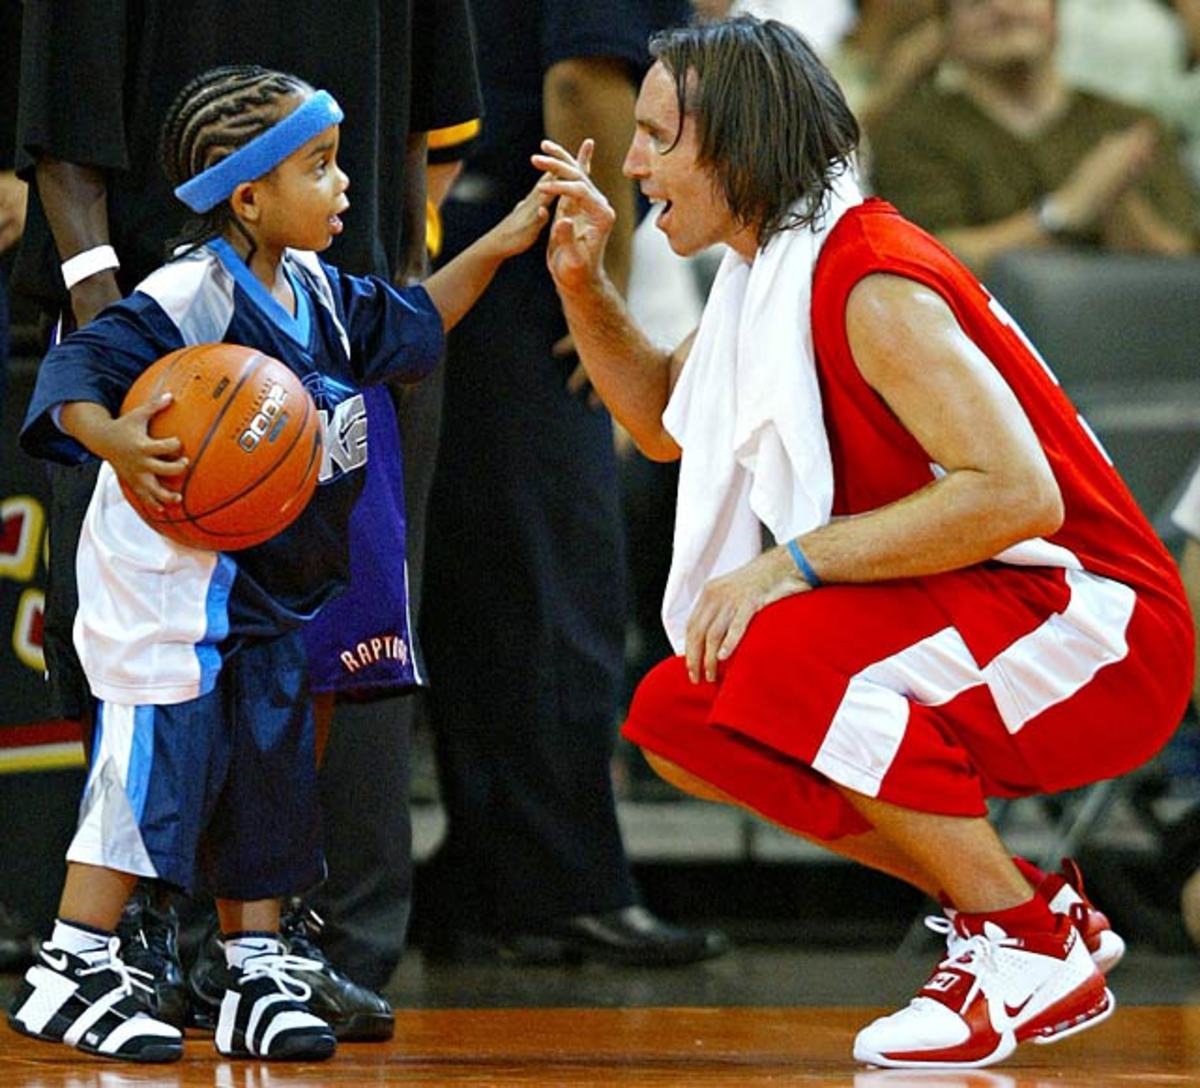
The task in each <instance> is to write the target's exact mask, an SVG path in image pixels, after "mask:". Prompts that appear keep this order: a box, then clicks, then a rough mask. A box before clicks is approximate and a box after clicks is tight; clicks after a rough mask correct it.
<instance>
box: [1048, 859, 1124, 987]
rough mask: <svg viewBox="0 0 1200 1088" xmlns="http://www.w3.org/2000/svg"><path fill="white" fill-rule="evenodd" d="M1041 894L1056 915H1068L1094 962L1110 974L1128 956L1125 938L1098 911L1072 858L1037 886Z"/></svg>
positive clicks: (1103, 972)
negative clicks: (1084, 887)
mask: <svg viewBox="0 0 1200 1088" xmlns="http://www.w3.org/2000/svg"><path fill="white" fill-rule="evenodd" d="M1037 893H1038V895H1040V896H1041V897H1042V898H1043V899H1044V900H1045V901H1046V902H1047V903H1048V904H1049V905H1050V911H1051V913H1052V914H1065V915H1066V916H1067V917H1068V918H1070V919H1071V924H1072V925H1074V927H1075V928H1076V929H1077V930H1079V935H1080V936H1081V937H1082V938H1083V942H1084V944H1086V945H1087V950H1088V953H1089V954H1090V955H1091V957H1092V962H1093V963H1094V964H1095V965H1096V966H1097V967H1098V968H1099V969H1100V972H1101V974H1105V975H1107V974H1108V973H1109V971H1111V970H1112V969H1113V968H1114V967H1116V966H1117V964H1118V963H1120V962H1121V957H1122V956H1124V955H1125V941H1124V940H1123V939H1122V937H1121V935H1120V934H1119V933H1116V932H1114V931H1113V927H1112V923H1110V922H1109V920H1108V916H1107V915H1106V914H1105V913H1104V912H1103V911H1101V910H1097V909H1096V907H1095V905H1094V904H1093V903H1092V901H1091V900H1090V899H1089V898H1088V897H1087V893H1086V892H1085V891H1084V890H1083V874H1082V873H1081V872H1080V871H1079V866H1078V865H1076V864H1075V862H1074V861H1072V860H1071V859H1070V858H1063V860H1062V868H1061V869H1060V870H1059V871H1058V872H1057V873H1050V874H1048V875H1047V876H1046V879H1045V880H1043V881H1042V882H1041V883H1040V884H1039V885H1038V887H1037Z"/></svg>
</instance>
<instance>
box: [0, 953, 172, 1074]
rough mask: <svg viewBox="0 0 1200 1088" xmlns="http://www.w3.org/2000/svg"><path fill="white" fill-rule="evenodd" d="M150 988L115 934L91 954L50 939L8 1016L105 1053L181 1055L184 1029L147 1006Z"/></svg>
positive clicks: (52, 1037) (16, 1023)
mask: <svg viewBox="0 0 1200 1088" xmlns="http://www.w3.org/2000/svg"><path fill="white" fill-rule="evenodd" d="M148 989H149V987H148V985H147V982H146V979H145V976H144V973H143V972H141V971H137V970H135V969H134V968H132V967H129V966H127V965H126V964H125V963H123V962H122V960H121V957H120V941H119V940H118V939H117V938H116V937H112V938H111V939H110V940H109V942H108V947H107V948H106V949H105V950H104V951H103V952H101V953H99V954H95V955H90V954H89V955H87V956H76V955H74V954H72V953H70V952H66V951H64V950H63V949H60V948H56V947H55V946H54V945H52V944H50V943H49V942H48V941H47V942H46V943H45V944H43V945H42V947H41V950H40V952H39V953H38V959H37V962H36V963H35V964H34V965H33V966H32V967H31V968H29V970H28V971H26V972H25V978H24V981H23V982H22V983H21V985H20V987H19V988H18V990H17V994H16V997H14V998H13V1002H12V1005H11V1006H10V1007H9V1010H8V1022H9V1025H10V1026H11V1027H13V1028H14V1029H15V1030H17V1031H19V1032H22V1033H23V1034H25V1035H32V1036H33V1037H34V1038H36V1039H45V1040H47V1041H48V1042H60V1043H67V1044H69V1045H70V1046H74V1047H78V1048H79V1049H80V1050H83V1051H86V1052H87V1053H88V1054H98V1055H100V1057H102V1058H117V1059H119V1060H122V1061H129V1062H173V1061H177V1060H178V1059H179V1058H180V1057H181V1056H182V1054H183V1034H182V1033H181V1032H180V1031H179V1029H178V1028H176V1027H173V1026H172V1025H171V1024H167V1023H164V1022H163V1021H161V1020H156V1019H155V1018H154V1017H153V1016H151V1015H150V1014H149V1013H148V1012H147V1011H146V998H147V996H148V994H147V992H146V991H147V990H148Z"/></svg>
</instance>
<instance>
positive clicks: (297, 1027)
mask: <svg viewBox="0 0 1200 1088" xmlns="http://www.w3.org/2000/svg"><path fill="white" fill-rule="evenodd" d="M242 940H243V947H245V946H246V945H247V944H249V943H250V941H251V940H254V941H255V942H256V943H257V945H258V946H259V947H260V948H261V951H258V952H256V953H255V954H253V955H251V956H249V957H247V959H246V960H245V961H244V962H243V963H242V966H241V967H230V966H228V965H227V964H222V965H220V966H219V967H218V968H217V969H216V970H214V971H213V972H212V976H211V977H212V980H213V981H214V982H215V983H216V984H218V985H219V986H220V987H221V1004H220V1008H219V1010H218V1012H217V1024H216V1035H215V1036H214V1037H213V1042H214V1043H215V1044H216V1047H217V1050H218V1051H219V1052H220V1053H221V1054H223V1055H224V1056H225V1057H227V1058H266V1059H269V1060H280V1061H321V1060H322V1059H324V1058H328V1057H330V1056H331V1055H332V1054H333V1052H334V1050H336V1049H337V1039H336V1038H335V1037H334V1034H333V1029H332V1028H330V1026H329V1025H328V1024H327V1023H325V1021H324V1020H322V1019H321V1018H320V1017H318V1016H314V1015H313V1014H312V1013H311V1012H310V1011H309V1009H308V1005H307V1004H306V1002H307V1000H308V998H309V995H310V994H311V992H312V990H311V988H310V986H309V983H310V982H311V980H312V979H314V978H315V977H316V976H317V973H318V972H319V971H320V970H321V965H320V964H319V963H316V962H315V961H313V960H306V959H301V958H300V957H299V956H290V955H288V954H287V952H286V950H285V947H284V944H283V942H282V941H280V940H276V939H274V938H271V937H262V938H243V939H242Z"/></svg>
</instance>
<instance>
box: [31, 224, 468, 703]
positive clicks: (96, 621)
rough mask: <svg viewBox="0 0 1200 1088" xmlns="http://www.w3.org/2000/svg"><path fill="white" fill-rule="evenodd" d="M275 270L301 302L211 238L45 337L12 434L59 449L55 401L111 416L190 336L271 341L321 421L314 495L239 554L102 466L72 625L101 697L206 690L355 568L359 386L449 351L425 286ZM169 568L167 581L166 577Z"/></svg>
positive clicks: (294, 256)
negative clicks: (195, 545) (244, 645)
mask: <svg viewBox="0 0 1200 1088" xmlns="http://www.w3.org/2000/svg"><path fill="white" fill-rule="evenodd" d="M282 271H283V274H285V275H287V276H289V277H290V279H291V282H292V285H293V287H294V288H295V293H296V299H297V308H296V313H295V315H292V314H289V313H287V312H286V311H285V310H284V309H283V307H282V306H280V305H279V303H278V302H276V301H275V299H273V298H272V297H271V295H270V293H269V292H268V291H267V289H266V288H265V287H264V286H263V285H262V284H261V283H260V282H259V281H258V280H257V279H255V278H254V276H253V275H252V274H251V272H250V271H249V269H248V268H247V267H246V265H245V263H244V262H243V261H242V260H241V259H240V258H239V257H238V256H237V255H236V253H234V251H233V250H232V249H231V248H230V247H229V246H228V244H226V243H225V242H221V241H216V242H212V243H209V244H208V245H206V246H204V247H202V248H200V249H198V250H196V251H194V252H193V253H190V254H188V255H187V256H185V257H182V258H180V259H178V260H176V261H173V262H171V263H169V264H167V265H165V266H164V267H162V268H161V269H159V270H158V271H157V272H154V273H152V274H151V275H150V276H149V277H147V278H146V279H145V280H144V281H143V282H142V283H141V285H140V286H139V287H138V289H137V290H136V291H135V292H134V293H133V294H132V295H131V296H130V297H129V298H127V299H125V300H123V301H121V302H119V303H116V304H115V305H113V306H111V307H109V308H108V309H107V310H106V311H105V312H104V313H103V314H102V315H101V316H100V317H98V318H97V319H96V320H95V321H93V322H91V323H90V324H89V325H87V326H86V327H85V328H83V329H82V330H80V331H79V332H77V333H75V334H73V335H72V336H70V337H68V338H67V339H66V340H65V341H63V343H62V344H60V345H58V346H57V347H55V348H54V349H53V350H52V351H51V352H50V353H49V354H48V355H47V356H46V359H45V361H44V362H43V363H42V366H41V368H40V370H39V371H38V380H37V385H36V388H35V390H34V395H33V399H32V401H31V403H30V407H29V411H28V414H27V417H26V421H25V426H24V428H23V429H22V434H21V442H22V445H23V446H24V447H25V449H26V450H28V451H29V452H30V453H32V454H34V455H36V456H40V457H46V458H50V459H54V460H59V461H63V462H66V463H74V462H78V461H81V460H84V459H86V458H87V457H90V456H91V455H90V454H89V453H88V451H87V450H85V449H84V448H83V447H82V446H81V445H80V444H79V443H78V442H76V441H75V440H74V439H73V438H71V437H70V436H69V435H66V434H65V433H63V432H62V431H61V430H60V429H59V428H58V427H57V425H56V424H55V422H54V418H53V410H54V408H55V406H57V405H60V404H63V403H66V402H68V401H95V402H98V403H100V404H102V405H104V406H105V407H107V408H108V409H109V410H110V411H112V412H113V414H114V415H115V414H116V413H117V412H118V411H119V410H120V406H121V402H122V401H123V399H124V397H125V393H126V392H127V391H128V389H129V387H130V385H131V384H132V383H133V381H134V380H135V379H136V378H137V377H138V375H140V374H141V373H142V371H143V370H145V368H146V367H147V366H149V365H150V364H151V363H153V362H154V361H155V360H156V359H158V358H160V357H161V356H163V355H165V354H167V353H168V352H170V351H174V350H176V349H177V348H180V347H183V346H185V345H189V344H200V343H209V342H214V341H224V342H227V343H238V344H245V345H247V346H249V347H253V348H256V349H257V350H259V351H262V352H264V353H266V354H268V355H272V356H274V357H275V358H277V359H279V360H280V361H281V362H283V363H285V364H286V365H287V366H288V367H290V368H291V369H292V370H293V371H294V372H295V373H296V374H297V375H299V377H300V379H301V380H302V381H303V383H304V385H305V387H306V388H307V389H308V391H309V392H310V393H311V394H312V396H313V399H314V401H315V402H316V405H317V408H318V411H319V412H320V413H321V416H322V421H323V423H324V430H325V434H324V437H325V458H324V463H323V465H322V469H321V475H320V479H319V482H318V486H317V490H316V493H315V494H314V496H313V499H312V501H311V502H310V503H309V505H308V506H307V508H306V509H305V511H304V512H303V513H302V514H301V515H300V517H299V518H297V519H296V521H295V522H293V523H292V524H291V525H290V526H288V528H286V529H285V530H283V531H282V532H281V533H279V534H278V535H277V536H275V537H273V538H272V539H271V540H268V541H266V542H265V543H263V544H259V545H257V546H256V547H253V548H248V549H246V550H244V551H240V552H237V553H231V554H225V553H213V552H202V551H198V550H197V549H191V548H185V547H183V546H181V545H177V544H174V543H173V542H171V541H169V540H167V539H166V538H165V537H162V536H161V535H160V534H158V533H157V532H155V531H154V530H152V529H149V527H148V526H145V524H144V523H143V522H141V519H140V518H138V517H137V515H136V514H135V513H134V512H133V508H132V507H131V506H130V505H129V504H128V502H126V501H125V499H124V496H123V495H122V494H121V492H120V488H119V486H118V485H117V482H116V478H115V474H113V473H112V470H111V468H110V467H109V466H104V467H103V469H102V471H101V474H100V479H99V481H98V482H97V486H96V492H95V494H94V495H93V498H92V504H91V507H90V509H89V512H88V517H87V520H86V522H85V526H84V533H83V536H82V538H81V541H80V548H79V554H78V558H77V573H78V575H79V584H80V605H79V615H78V618H77V621H76V633H75V641H76V644H77V648H78V649H79V650H80V656H81V659H82V660H83V662H84V667H85V670H86V671H87V673H88V679H89V683H90V684H91V686H92V689H93V692H94V693H95V694H96V695H98V696H99V697H100V698H104V699H108V700H110V701H114V702H125V703H131V702H145V703H148V702H174V701H179V700H181V699H183V698H194V697H195V696H196V695H198V694H202V693H204V692H205V691H207V690H209V689H210V687H211V684H212V682H213V681H214V680H215V677H216V673H217V670H218V669H219V667H220V659H221V656H222V655H223V654H224V652H225V651H226V650H227V649H228V648H229V647H231V646H233V645H236V644H237V642H238V640H240V639H241V638H245V637H255V638H267V637H272V636H274V635H277V634H279V633H281V632H283V631H286V630H289V629H291V628H294V627H297V626H299V625H300V624H302V623H304V622H305V621H307V620H309V619H311V618H312V617H313V615H315V614H316V612H317V610H318V609H319V608H320V607H321V605H322V604H324V603H325V602H326V601H327V600H329V598H330V597H332V596H333V595H334V594H335V593H337V592H338V591H339V590H340V589H341V588H342V587H343V586H344V585H345V584H346V582H347V581H348V579H349V569H350V568H349V546H348V537H349V532H348V529H349V522H350V513H351V510H352V509H353V506H354V502H355V500H356V498H357V497H358V493H359V491H360V489H361V487H362V482H363V476H364V473H363V472H362V471H360V470H361V469H362V468H364V466H365V465H366V462H367V451H368V447H367V433H366V412H365V408H364V405H363V397H362V392H361V387H362V386H364V385H367V384H373V383H377V382H380V381H382V380H384V379H386V378H389V377H395V378H399V379H400V380H407V381H416V380H419V379H420V378H422V377H423V376H424V375H425V374H427V373H428V372H429V370H430V369H432V367H433V366H434V365H436V363H437V361H438V359H439V358H440V356H441V354H442V351H443V346H444V336H443V331H442V322H441V317H440V315H439V314H438V312H437V310H436V308H435V307H434V305H433V302H432V300H431V299H430V297H429V295H428V294H427V292H426V291H425V290H424V288H421V287H412V288H407V289H403V290H397V289H396V288H394V287H392V286H391V285H389V284H387V283H386V282H385V281H383V280H381V279H376V278H374V277H356V276H347V275H342V274H340V273H339V272H338V271H337V270H336V269H335V268H333V267H332V266H330V265H327V264H325V263H324V262H322V261H320V260H319V259H318V258H317V257H316V255H315V254H311V253H301V252H296V251H288V252H287V253H286V254H285V257H284V260H283V264H282ZM164 571H168V572H169V577H170V578H171V579H172V581H171V584H170V586H169V587H168V588H167V589H166V590H164V589H163V583H162V580H163V578H164ZM85 575H86V577H85ZM152 587H153V588H152ZM151 597H155V598H156V599H157V602H158V603H155V601H151V600H149V599H148V598H151ZM166 601H170V606H169V607H168V605H167V604H166V603H164V602H166ZM168 613H169V614H168ZM135 629H136V631H137V632H138V634H139V637H141V638H142V644H141V645H140V647H139V646H138V645H137V644H136V643H137V639H134V638H131V631H132V630H135ZM164 645H166V646H168V647H169V648H170V650H169V653H168V651H166V650H164ZM164 653H168V656H169V657H170V660H171V664H170V665H169V666H168V665H167V664H165V663H164V661H163V655H164ZM152 662H153V663H152ZM105 677H106V678H105Z"/></svg>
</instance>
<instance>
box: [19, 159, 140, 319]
mask: <svg viewBox="0 0 1200 1088" xmlns="http://www.w3.org/2000/svg"><path fill="white" fill-rule="evenodd" d="M36 180H37V187H38V195H39V196H40V197H41V201H42V207H43V208H44V209H45V212H46V220H47V222H48V223H49V224H50V233H51V234H52V235H53V236H54V245H55V247H56V248H57V250H58V255H59V259H60V260H63V261H65V260H67V259H68V258H70V257H74V256H76V255H77V254H79V253H83V252H86V251H87V250H89V249H92V248H94V247H96V246H101V245H107V244H108V242H109V234H108V187H107V185H106V184H105V181H104V173H103V171H101V170H99V169H97V168H96V167H93V166H81V165H80V164H78V163H72V162H63V161H61V160H58V159H53V158H49V157H43V158H41V159H39V160H38V164H37V169H36ZM120 297H121V289H120V288H119V287H118V286H117V277H116V273H115V271H114V270H113V269H104V270H103V271H100V272H96V273H94V274H93V275H90V276H88V277H87V278H86V279H83V280H81V281H80V282H79V283H78V284H77V285H76V286H75V287H73V288H72V289H71V308H72V309H73V310H74V312H75V319H76V323H77V324H79V325H85V324H87V322H88V321H90V320H91V319H92V318H93V317H95V316H96V314H98V313H99V312H100V311H101V310H102V309H103V308H104V307H105V306H107V305H108V304H109V303H110V302H115V301H117V299H119V298H120Z"/></svg>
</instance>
